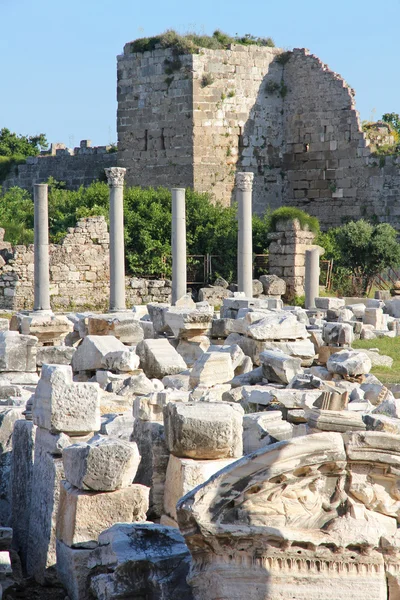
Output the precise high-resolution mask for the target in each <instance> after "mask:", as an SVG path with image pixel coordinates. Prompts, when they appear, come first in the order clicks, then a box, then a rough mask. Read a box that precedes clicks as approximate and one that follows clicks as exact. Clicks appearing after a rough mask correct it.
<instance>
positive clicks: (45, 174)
mask: <svg viewBox="0 0 400 600" xmlns="http://www.w3.org/2000/svg"><path fill="white" fill-rule="evenodd" d="M58 146H61V147H58ZM52 150H53V153H52V154H40V155H39V156H29V157H28V158H27V159H26V163H23V164H21V165H16V166H15V167H14V168H13V169H12V171H11V173H10V175H8V177H7V178H6V179H5V181H4V182H3V184H2V188H3V190H8V189H10V188H11V187H14V186H18V187H21V188H23V189H26V190H28V191H29V192H31V193H33V185H34V184H35V183H46V181H48V179H49V177H54V179H56V181H63V182H65V185H66V188H67V189H69V190H77V189H79V187H80V186H81V185H83V186H88V185H90V184H91V183H92V182H93V181H96V180H98V179H100V180H104V169H106V168H108V167H115V166H116V165H117V153H116V152H107V147H106V146H95V147H91V146H90V142H89V141H88V140H82V141H81V143H80V146H79V148H74V150H70V149H69V148H66V147H65V146H64V145H63V144H52Z"/></svg>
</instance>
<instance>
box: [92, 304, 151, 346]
mask: <svg viewBox="0 0 400 600" xmlns="http://www.w3.org/2000/svg"><path fill="white" fill-rule="evenodd" d="M146 312H147V311H146ZM87 327H88V334H89V335H96V336H97V335H111V336H114V337H116V338H117V339H118V340H120V341H121V342H123V343H124V344H132V345H133V344H135V345H136V344H139V342H141V341H142V340H143V338H144V334H143V328H142V327H141V325H140V322H139V321H138V317H137V315H136V314H135V313H129V312H121V313H110V314H104V315H90V316H89V317H88V319H87Z"/></svg>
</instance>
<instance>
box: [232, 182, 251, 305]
mask: <svg viewBox="0 0 400 600" xmlns="http://www.w3.org/2000/svg"><path fill="white" fill-rule="evenodd" d="M253 178H254V173H236V200H237V203H238V256H237V260H238V264H237V266H238V269H237V270H238V290H239V292H244V293H245V295H246V297H247V298H252V296H253V230H252V206H251V205H252V202H251V198H252V191H253Z"/></svg>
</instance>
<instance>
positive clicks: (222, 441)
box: [164, 402, 243, 459]
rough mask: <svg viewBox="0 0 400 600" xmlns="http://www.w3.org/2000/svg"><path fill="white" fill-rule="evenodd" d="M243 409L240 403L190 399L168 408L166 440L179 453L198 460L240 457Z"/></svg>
mask: <svg viewBox="0 0 400 600" xmlns="http://www.w3.org/2000/svg"><path fill="white" fill-rule="evenodd" d="M242 417H243V409H242V407H241V406H239V405H238V404H233V403H232V404H231V403H225V402H224V403H219V402H218V403H217V402H216V403H213V402H198V403H193V402H189V403H187V404H168V405H167V406H166V407H165V409H164V424H165V439H166V443H167V447H168V449H169V451H170V452H171V453H172V454H174V455H175V456H179V457H186V458H195V459H216V458H232V457H239V456H241V455H242V452H243V443H242V430H243V424H242Z"/></svg>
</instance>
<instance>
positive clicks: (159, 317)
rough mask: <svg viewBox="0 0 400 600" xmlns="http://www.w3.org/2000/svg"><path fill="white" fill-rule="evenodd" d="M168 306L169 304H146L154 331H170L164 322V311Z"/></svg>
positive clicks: (158, 332)
mask: <svg viewBox="0 0 400 600" xmlns="http://www.w3.org/2000/svg"><path fill="white" fill-rule="evenodd" d="M169 307H170V305H169V304H162V303H159V304H156V303H154V304H152V303H150V304H148V305H147V310H148V311H149V315H150V319H151V321H152V323H153V326H154V333H156V334H160V333H172V331H171V329H170V328H169V326H168V325H167V323H166V322H165V312H166V311H167V310H168V308H169Z"/></svg>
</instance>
